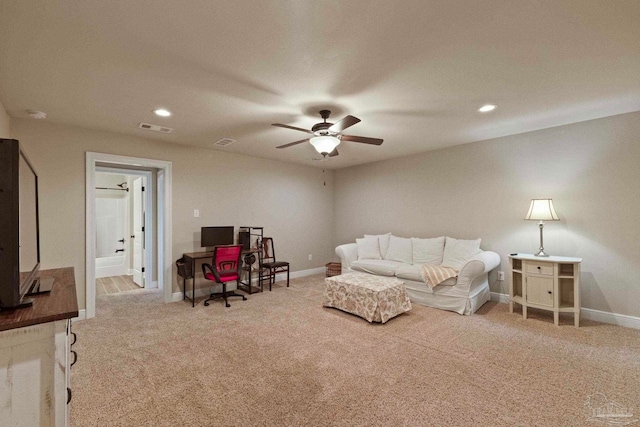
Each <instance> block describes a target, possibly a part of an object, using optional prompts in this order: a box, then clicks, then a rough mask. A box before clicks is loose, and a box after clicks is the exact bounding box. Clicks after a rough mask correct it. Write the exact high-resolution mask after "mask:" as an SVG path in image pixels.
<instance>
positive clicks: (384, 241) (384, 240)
mask: <svg viewBox="0 0 640 427" xmlns="http://www.w3.org/2000/svg"><path fill="white" fill-rule="evenodd" d="M364 237H376V238H377V239H378V244H379V245H380V256H382V259H385V258H384V257H385V256H386V255H387V250H388V249H389V237H391V233H387V234H365V235H364Z"/></svg>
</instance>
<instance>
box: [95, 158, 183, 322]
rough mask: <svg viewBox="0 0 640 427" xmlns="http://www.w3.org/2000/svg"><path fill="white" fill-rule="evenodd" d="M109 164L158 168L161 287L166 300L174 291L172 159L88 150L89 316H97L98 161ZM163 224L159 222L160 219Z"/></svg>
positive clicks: (159, 278) (170, 298)
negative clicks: (96, 185) (96, 197)
mask: <svg viewBox="0 0 640 427" xmlns="http://www.w3.org/2000/svg"><path fill="white" fill-rule="evenodd" d="M98 162H100V163H109V164H113V165H114V166H116V167H119V168H120V167H121V168H122V169H126V167H127V166H141V167H149V168H158V169H159V170H158V174H157V182H158V215H162V219H163V220H164V221H163V223H162V228H160V227H159V228H158V266H157V268H158V286H159V287H161V288H163V289H164V300H165V302H170V301H171V300H172V295H171V290H172V284H171V283H172V282H171V266H172V262H171V254H172V235H171V232H172V223H171V218H172V212H171V203H172V164H171V162H167V161H163V160H154V159H143V158H139V157H126V156H118V155H114V154H104V153H94V152H90V151H87V153H86V173H85V182H86V188H85V218H86V222H85V224H86V225H85V241H86V245H85V289H86V292H85V295H86V300H85V304H86V316H85V318H87V319H90V318H92V317H95V315H96V279H95V255H96V254H95V252H96V248H95V245H96V242H95V240H96V221H95V203H94V200H95V173H96V167H97V166H96V163H98ZM159 223H160V221H159Z"/></svg>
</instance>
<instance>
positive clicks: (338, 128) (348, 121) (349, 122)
mask: <svg viewBox="0 0 640 427" xmlns="http://www.w3.org/2000/svg"><path fill="white" fill-rule="evenodd" d="M356 123H360V119H359V118H357V117H353V116H347V117H345V118H344V119H342V120H340V121H339V122H338V123H334V124H333V125H332V126H331V127H330V128H329V130H330V131H331V132H342V131H343V130H345V129H346V128H348V127H351V126H353V125H355V124H356Z"/></svg>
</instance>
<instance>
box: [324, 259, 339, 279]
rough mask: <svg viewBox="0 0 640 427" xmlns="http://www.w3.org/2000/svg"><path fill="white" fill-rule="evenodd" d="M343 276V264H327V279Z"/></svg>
mask: <svg viewBox="0 0 640 427" xmlns="http://www.w3.org/2000/svg"><path fill="white" fill-rule="evenodd" d="M340 274H342V264H340V263H339V262H330V263H329V264H327V277H331V276H338V275H340Z"/></svg>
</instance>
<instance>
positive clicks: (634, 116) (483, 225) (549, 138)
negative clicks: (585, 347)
mask: <svg viewBox="0 0 640 427" xmlns="http://www.w3.org/2000/svg"><path fill="white" fill-rule="evenodd" d="M393 143H394V142H393V141H385V144H393ZM639 160H640V113H631V114H625V115H620V116H614V117H610V118H604V119H599V120H593V121H588V122H583V123H577V124H572V125H567V126H561V127H557V128H552V129H546V130H541V131H536V132H531V133H526V134H521V135H515V136H510V137H505V138H499V139H494V140H489V141H482V142H476V143H472V144H467V145H463V146H458V147H453V148H448V149H442V150H438V151H432V152H428V153H424V154H421V155H416V156H411V157H405V158H399V159H394V160H388V161H383V162H378V163H375V164H368V165H363V166H358V167H354V168H349V169H346V170H339V171H336V173H335V188H336V190H335V209H336V210H335V215H336V227H335V232H334V243H335V244H340V243H344V242H351V241H353V240H354V238H355V237H359V236H362V235H363V234H364V233H379V232H388V231H391V232H393V233H394V234H396V235H400V236H416V237H430V236H431V237H433V236H439V235H450V236H453V237H459V238H476V237H482V247H483V248H484V249H488V250H494V251H496V252H498V253H499V254H500V256H501V257H502V265H501V267H500V269H501V270H503V271H505V272H508V267H509V263H508V255H509V253H512V252H520V253H534V252H535V251H536V250H537V247H538V236H539V234H538V226H537V225H536V223H535V222H532V221H524V220H523V218H524V216H525V214H526V212H527V209H528V207H529V203H530V199H531V198H540V197H549V198H553V200H554V205H555V207H556V210H557V212H558V215H559V216H560V221H558V222H548V223H546V225H545V229H544V230H545V233H544V236H545V248H546V249H547V252H549V253H550V254H552V255H563V256H576V257H582V258H584V262H583V265H582V277H581V279H582V286H581V290H582V306H583V307H586V308H591V309H596V310H602V311H607V312H613V313H619V314H626V315H631V316H640V221H639V219H640V197H639V196H640V192H639V189H640V167H638V161H639ZM495 276H496V274H495V273H493V274H492V275H491V282H492V284H491V290H492V291H494V292H504V293H506V292H508V282H504V283H502V282H496V281H495V278H496V277H495ZM507 276H508V275H507Z"/></svg>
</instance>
